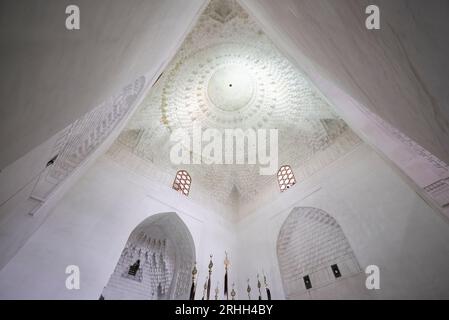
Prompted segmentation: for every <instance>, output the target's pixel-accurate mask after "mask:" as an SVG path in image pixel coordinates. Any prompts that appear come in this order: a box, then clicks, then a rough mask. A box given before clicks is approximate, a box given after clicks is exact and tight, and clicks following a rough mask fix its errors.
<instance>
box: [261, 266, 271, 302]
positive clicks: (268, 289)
mask: <svg viewBox="0 0 449 320" xmlns="http://www.w3.org/2000/svg"><path fill="white" fill-rule="evenodd" d="M263 282H264V283H265V289H266V290H267V300H271V292H270V288H268V284H267V277H266V276H265V272H264V273H263Z"/></svg>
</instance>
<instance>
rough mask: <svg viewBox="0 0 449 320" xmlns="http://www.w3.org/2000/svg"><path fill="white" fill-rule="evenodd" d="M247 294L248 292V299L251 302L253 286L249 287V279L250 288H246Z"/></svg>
mask: <svg viewBox="0 0 449 320" xmlns="http://www.w3.org/2000/svg"><path fill="white" fill-rule="evenodd" d="M246 292H248V299H249V300H251V286H250V285H249V278H248V287H247V288H246Z"/></svg>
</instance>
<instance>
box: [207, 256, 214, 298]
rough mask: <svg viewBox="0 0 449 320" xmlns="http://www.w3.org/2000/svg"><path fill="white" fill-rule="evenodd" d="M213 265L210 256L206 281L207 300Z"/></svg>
mask: <svg viewBox="0 0 449 320" xmlns="http://www.w3.org/2000/svg"><path fill="white" fill-rule="evenodd" d="M213 266H214V264H213V263H212V255H210V261H209V279H208V280H207V300H209V298H210V280H211V276H212V267H213Z"/></svg>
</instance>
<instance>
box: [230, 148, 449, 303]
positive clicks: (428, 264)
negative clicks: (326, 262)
mask: <svg viewBox="0 0 449 320" xmlns="http://www.w3.org/2000/svg"><path fill="white" fill-rule="evenodd" d="M297 206H305V207H316V208H319V209H322V210H325V211H326V212H327V213H329V214H330V215H332V216H333V217H334V218H335V219H336V220H337V221H338V223H339V224H340V226H341V227H342V229H343V231H344V233H345V235H346V237H347V238H348V240H349V243H350V245H351V247H352V249H353V250H354V253H355V255H356V257H357V259H358V261H359V263H360V266H361V268H362V269H363V270H365V268H366V266H368V265H371V264H376V265H378V266H379V267H380V287H381V289H380V290H378V291H375V292H373V291H370V292H368V290H366V291H365V290H363V292H362V294H361V290H360V286H364V284H365V279H366V277H365V276H364V274H362V275H361V276H356V277H353V278H351V280H350V281H349V282H345V285H341V283H339V282H338V281H337V282H336V283H335V284H333V285H332V286H329V287H326V288H324V289H318V290H316V291H311V293H310V295H304V298H386V299H390V298H392V299H397V298H406V299H408V298H449V275H448V274H447V270H448V269H449V224H448V221H447V219H446V218H445V217H444V216H443V215H441V214H440V213H438V212H436V211H434V210H433V209H432V208H431V207H430V206H429V205H428V204H427V203H426V202H424V201H423V199H422V198H420V197H419V196H418V194H416V193H415V192H414V191H413V190H412V189H411V188H410V187H409V185H407V184H406V183H405V182H404V180H403V179H401V178H400V176H399V175H398V174H397V173H396V172H395V171H394V170H393V169H392V168H391V167H390V166H389V165H387V164H386V162H385V161H384V160H382V159H381V158H380V157H379V156H378V155H377V154H376V153H375V152H374V151H373V150H372V149H371V148H370V147H368V146H367V145H366V144H362V145H360V146H359V147H358V148H356V149H355V150H354V151H352V152H351V153H349V154H348V155H346V156H345V157H343V158H341V159H340V160H338V161H336V162H335V163H333V164H332V165H331V166H329V167H327V168H325V169H324V170H322V171H320V172H318V173H316V174H315V175H313V176H312V177H311V178H309V179H307V180H305V181H299V183H298V184H297V185H296V186H294V187H293V188H291V189H290V190H288V192H285V193H283V194H281V195H280V196H279V197H278V198H277V199H276V200H275V201H273V202H271V203H270V204H268V205H265V206H263V207H262V208H258V209H256V210H255V211H253V212H252V213H251V214H250V215H249V216H248V217H247V218H245V219H243V220H241V221H240V222H239V223H238V226H237V236H238V244H239V255H238V257H237V261H238V262H237V263H238V266H237V269H238V276H239V281H238V283H239V288H238V289H239V290H238V295H239V296H240V297H242V296H243V297H246V285H244V286H242V284H244V283H245V281H246V279H247V278H251V282H252V283H251V286H252V288H253V290H254V289H255V288H256V274H257V272H259V273H262V270H263V271H265V273H266V275H267V278H268V282H269V285H270V287H271V290H272V297H273V299H283V298H284V294H283V288H282V281H281V278H280V272H279V268H278V263H277V256H276V241H277V237H278V234H279V231H280V228H281V226H282V224H283V222H284V221H285V219H286V218H287V216H288V214H289V213H290V212H291V210H292V209H293V208H294V207H297ZM253 292H254V291H253ZM253 297H254V294H253Z"/></svg>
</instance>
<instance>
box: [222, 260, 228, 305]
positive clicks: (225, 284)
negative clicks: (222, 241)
mask: <svg viewBox="0 0 449 320" xmlns="http://www.w3.org/2000/svg"><path fill="white" fill-rule="evenodd" d="M224 265H225V276H224V290H223V293H224V296H225V299H226V300H229V294H228V267H229V259H228V253H227V252H226V251H225V260H224Z"/></svg>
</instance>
